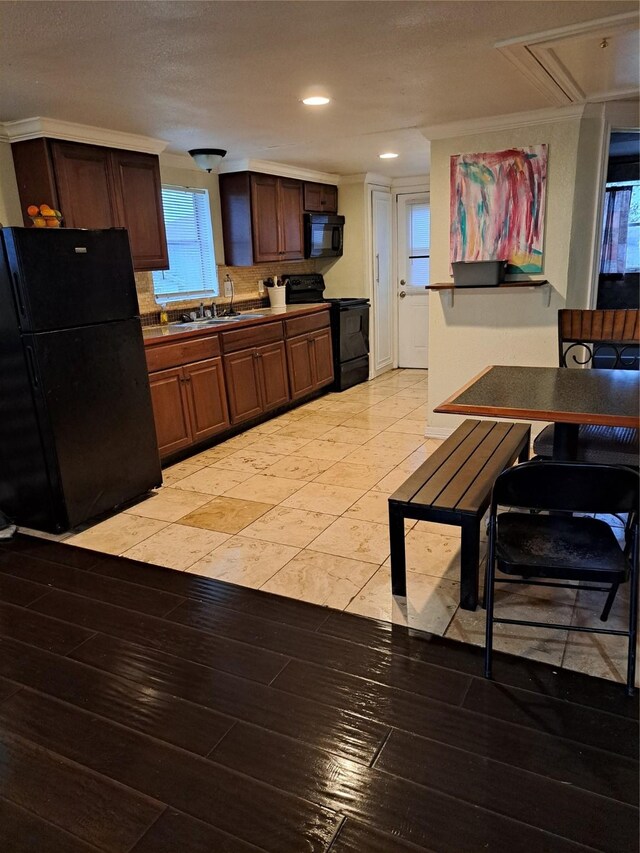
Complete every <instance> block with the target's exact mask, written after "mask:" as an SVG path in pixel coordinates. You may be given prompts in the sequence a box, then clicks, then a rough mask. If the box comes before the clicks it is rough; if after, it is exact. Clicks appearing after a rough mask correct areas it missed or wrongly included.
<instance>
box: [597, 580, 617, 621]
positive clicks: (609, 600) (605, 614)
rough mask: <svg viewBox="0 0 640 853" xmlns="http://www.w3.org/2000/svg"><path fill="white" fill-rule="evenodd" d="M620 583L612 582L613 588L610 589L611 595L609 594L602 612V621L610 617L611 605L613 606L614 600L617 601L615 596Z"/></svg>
mask: <svg viewBox="0 0 640 853" xmlns="http://www.w3.org/2000/svg"><path fill="white" fill-rule="evenodd" d="M619 586H620V584H617V583H613V584H611V589H610V590H609V595H608V596H607V600H606V601H605V603H604V608H603V610H602V613H601V614H600V621H601V622H606V621H607V619H608V618H609V613H611V607H612V606H613V602H614V601H615V597H616V595H617V592H618V587H619Z"/></svg>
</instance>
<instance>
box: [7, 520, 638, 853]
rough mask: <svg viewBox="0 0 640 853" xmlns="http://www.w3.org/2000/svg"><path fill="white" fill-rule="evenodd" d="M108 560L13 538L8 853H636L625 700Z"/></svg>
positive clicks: (630, 731)
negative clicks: (484, 667)
mask: <svg viewBox="0 0 640 853" xmlns="http://www.w3.org/2000/svg"><path fill="white" fill-rule="evenodd" d="M481 655H482V650H480V649H477V648H473V647H469V646H465V645H462V644H458V643H454V642H451V641H447V640H444V639H442V638H440V637H433V636H431V635H428V634H422V633H420V632H415V631H411V630H409V629H406V628H401V627H397V626H392V625H389V624H387V623H384V622H376V621H373V620H369V619H363V618H361V617H358V616H351V615H348V614H345V613H341V612H338V611H334V610H328V609H326V608H321V607H316V606H314V605H310V604H304V603H302V602H299V601H295V600H293V599H285V598H279V597H277V596H273V595H269V594H266V593H261V592H258V591H255V590H250V589H244V588H241V587H236V586H232V585H229V584H225V583H221V582H218V581H212V580H208V579H206V578H200V577H197V576H195V575H189V574H182V573H179V572H175V571H171V570H169V569H162V568H157V567H154V566H148V565H146V564H143V563H135V562H132V561H130V560H125V559H122V558H117V557H107V556H105V555H103V554H99V553H97V552H93V551H83V550H80V549H77V548H73V547H71V546H65V545H58V544H56V543H52V542H48V541H45V540H41V539H35V538H28V537H25V536H18V537H17V538H15V539H14V540H12V541H10V542H4V543H2V544H0V849H2V850H3V851H6V853H36V851H37V853H90V851H94V853H95V851H106V853H128V851H131V853H256V851H271V853H307V851H318V853H320V851H331V853H394V851H398V853H400V851H403V853H404V852H405V851H406V853H411V851H414V853H418V851H425V850H427V851H435V853H440V851H447V853H449V852H450V853H467V851H468V853H477V851H487V850H488V851H505V853H506V851H509V853H543V851H544V853H551V851H552V852H553V853H578V851H587V850H599V851H609V853H622V851H624V853H633V851H637V850H638V809H637V807H638V761H637V759H638V725H637V722H638V702H637V698H635V697H634V698H633V699H628V698H627V697H626V696H625V691H624V688H623V686H622V685H619V684H614V683H611V682H607V681H602V680H598V679H591V678H588V677H587V676H583V675H580V674H578V673H570V672H568V671H562V670H556V669H554V668H553V667H550V666H546V665H543V664H536V663H535V662H532V661H529V660H524V659H518V658H513V657H509V656H506V655H499V654H496V661H495V681H494V682H488V681H485V680H484V679H483V678H482V677H481Z"/></svg>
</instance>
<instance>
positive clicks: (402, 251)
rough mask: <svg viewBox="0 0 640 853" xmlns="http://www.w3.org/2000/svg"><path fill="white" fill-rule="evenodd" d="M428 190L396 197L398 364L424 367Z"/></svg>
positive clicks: (427, 263) (425, 349) (428, 248)
mask: <svg viewBox="0 0 640 853" xmlns="http://www.w3.org/2000/svg"><path fill="white" fill-rule="evenodd" d="M430 247H431V215H430V209H429V194H428V193H413V194H406V195H399V196H398V290H397V298H398V366H399V367H417V368H426V367H428V364H429V362H428V350H427V342H428V333H429V293H428V291H426V290H425V287H426V285H427V284H429V256H430Z"/></svg>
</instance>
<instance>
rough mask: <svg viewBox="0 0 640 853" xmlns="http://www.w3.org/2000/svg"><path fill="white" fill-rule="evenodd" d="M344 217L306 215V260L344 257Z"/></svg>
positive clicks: (321, 214)
mask: <svg viewBox="0 0 640 853" xmlns="http://www.w3.org/2000/svg"><path fill="white" fill-rule="evenodd" d="M343 230H344V216H336V215H332V214H328V213H305V215H304V256H305V258H339V257H340V255H342V239H343Z"/></svg>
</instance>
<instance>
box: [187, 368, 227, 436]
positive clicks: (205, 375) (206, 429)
mask: <svg viewBox="0 0 640 853" xmlns="http://www.w3.org/2000/svg"><path fill="white" fill-rule="evenodd" d="M182 369H183V372H184V378H185V380H186V388H187V397H188V400H189V413H190V416H191V433H192V435H193V440H194V441H200V440H201V439H203V438H208V437H209V436H211V435H216V433H219V432H222V430H225V429H227V427H228V426H229V410H228V408H227V396H226V392H225V385H224V376H223V372H222V359H221V358H208V359H206V360H205V361H197V362H195V363H194V364H188V365H186V366H185V367H183V368H182Z"/></svg>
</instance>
